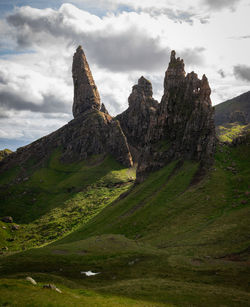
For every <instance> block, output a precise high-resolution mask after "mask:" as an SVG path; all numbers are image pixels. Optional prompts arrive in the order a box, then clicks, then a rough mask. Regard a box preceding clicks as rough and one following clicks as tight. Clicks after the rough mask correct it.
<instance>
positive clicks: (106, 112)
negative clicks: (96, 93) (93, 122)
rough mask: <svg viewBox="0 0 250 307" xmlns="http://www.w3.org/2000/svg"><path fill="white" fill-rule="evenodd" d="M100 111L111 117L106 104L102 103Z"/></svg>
mask: <svg viewBox="0 0 250 307" xmlns="http://www.w3.org/2000/svg"><path fill="white" fill-rule="evenodd" d="M100 111H101V112H102V113H105V114H108V115H109V112H108V110H107V109H106V107H105V104H104V103H102V105H101V109H100Z"/></svg>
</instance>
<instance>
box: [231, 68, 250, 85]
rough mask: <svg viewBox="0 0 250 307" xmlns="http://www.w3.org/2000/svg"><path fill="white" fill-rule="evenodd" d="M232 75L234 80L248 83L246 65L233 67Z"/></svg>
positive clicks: (248, 74)
mask: <svg viewBox="0 0 250 307" xmlns="http://www.w3.org/2000/svg"><path fill="white" fill-rule="evenodd" d="M234 75H235V77H236V78H239V79H241V80H244V81H249V82H250V66H246V65H236V66H234Z"/></svg>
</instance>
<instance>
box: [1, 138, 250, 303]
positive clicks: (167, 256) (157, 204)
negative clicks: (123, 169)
mask: <svg viewBox="0 0 250 307" xmlns="http://www.w3.org/2000/svg"><path fill="white" fill-rule="evenodd" d="M249 156H250V151H249V145H244V144H243V145H239V146H237V147H228V146H223V147H219V148H218V150H217V154H216V162H215V165H214V167H213V168H212V169H211V170H210V172H209V173H208V174H207V175H206V177H204V178H203V179H202V180H201V181H199V180H198V182H197V179H198V178H197V167H198V165H197V164H196V163H193V162H185V163H184V164H178V163H172V164H170V165H168V166H166V167H165V168H163V169H161V170H159V171H157V172H154V173H152V174H151V175H150V176H149V177H148V178H147V179H146V180H145V182H143V183H142V184H139V185H136V186H134V188H133V189H132V190H131V192H130V193H129V194H128V195H127V196H124V197H122V198H121V199H120V200H116V201H114V202H113V203H112V204H111V205H109V206H105V209H104V210H102V211H100V212H99V214H97V215H96V216H95V217H94V218H90V219H89V220H88V221H87V222H85V221H83V225H82V226H78V227H77V228H76V229H74V230H73V232H71V234H69V235H68V236H66V237H65V238H64V239H62V240H59V241H55V242H54V243H53V244H52V245H48V246H46V247H43V248H40V249H33V250H28V251H26V252H22V253H18V254H12V253H11V252H8V251H7V252H5V253H4V254H5V256H4V257H2V258H1V269H0V271H1V275H2V276H5V278H7V277H11V279H5V280H2V284H3V285H2V286H1V287H0V289H1V291H3V293H5V297H4V296H1V303H6V302H11V301H12V299H11V298H10V297H9V295H10V294H11V293H12V294H13V291H14V295H16V296H20V295H21V297H23V300H24V301H25V300H26V298H25V296H26V294H25V293H27V292H30V293H31V294H32V297H31V299H30V302H37V301H40V302H42V301H43V299H45V300H48V299H49V297H50V299H53V300H55V302H58V304H59V303H60V304H61V305H62V306H64V304H63V302H62V300H64V299H65V300H66V301H67V300H69V299H70V298H72V299H73V301H72V302H74V304H75V306H78V305H79V306H81V304H82V302H84V301H85V302H88V304H89V306H92V305H91V304H93V306H94V304H95V302H96V301H99V304H100V306H105V304H106V305H107V306H112V304H114V306H130V304H131V306H137V304H138V306H161V304H163V305H164V306H190V305H193V306H218V304H222V305H226V306H246V305H247V302H248V301H249V298H250V297H249V286H248V278H249V273H250V272H249V266H248V263H249V260H250V258H249V256H250V255H249V238H248V233H249V230H250V229H249V227H250V226H249V213H250V212H249V179H250V174H249V167H250V161H249ZM93 192H94V193H95V191H93ZM19 235H20V236H22V234H21V233H19V232H17V233H16V240H17V241H18V240H19V239H18V237H19ZM12 245H13V246H14V242H13V243H10V244H9V248H10V249H11V246H12ZM81 271H93V272H100V274H98V275H96V276H93V277H83V275H81V274H80V272H81ZM29 275H31V276H32V277H33V278H35V280H36V281H38V282H39V285H38V286H36V287H35V286H32V285H29V283H28V282H26V281H25V280H24V277H25V276H29ZM49 282H50V283H51V282H53V283H56V285H57V287H59V288H60V289H61V290H62V291H63V294H62V295H61V296H62V297H63V298H62V297H60V295H59V294H57V293H53V291H52V293H51V294H49V296H47V295H46V296H45V298H44V295H45V294H44V291H46V290H43V289H41V287H42V285H43V284H45V283H49ZM11 289H12V290H11ZM14 289H15V290H14ZM23 289H24V290H25V289H26V290H25V291H26V292H25V291H24V292H23V293H22V291H23ZM10 291H12V292H10ZM20 293H22V294H20ZM201 293H202V295H201ZM16 300H17V298H16ZM129 300H131V301H129ZM66 301H65V302H66ZM143 301H144V303H143ZM112 302H113V303H112ZM72 304H73V303H72ZM109 304H110V305H109ZM119 304H120V305H119ZM55 305H57V303H55Z"/></svg>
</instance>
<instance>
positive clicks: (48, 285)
mask: <svg viewBox="0 0 250 307" xmlns="http://www.w3.org/2000/svg"><path fill="white" fill-rule="evenodd" d="M43 288H44V289H53V290H55V289H56V286H55V285H54V284H47V285H43Z"/></svg>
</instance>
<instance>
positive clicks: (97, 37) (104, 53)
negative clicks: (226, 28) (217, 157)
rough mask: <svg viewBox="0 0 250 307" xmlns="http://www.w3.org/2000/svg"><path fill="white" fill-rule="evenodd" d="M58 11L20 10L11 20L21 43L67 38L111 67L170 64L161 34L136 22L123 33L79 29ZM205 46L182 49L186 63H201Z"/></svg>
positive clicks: (100, 63) (124, 68)
mask: <svg viewBox="0 0 250 307" xmlns="http://www.w3.org/2000/svg"><path fill="white" fill-rule="evenodd" d="M168 14H170V11H169V12H168ZM175 14H177V13H175ZM178 14H179V15H178ZM178 14H177V15H173V17H174V16H175V18H179V17H180V18H181V19H186V21H187V20H189V18H190V16H191V15H188V14H187V13H181V12H178ZM54 15H55V16H54ZM54 15H53V18H52V16H42V17H41V16H36V18H35V17H34V16H32V17H30V16H28V15H27V14H23V13H22V11H17V12H15V13H14V14H12V15H10V16H9V17H8V19H7V20H8V22H9V23H10V24H11V25H12V26H13V27H15V28H17V30H18V31H16V40H17V43H18V44H19V45H20V47H23V46H29V45H32V44H34V43H35V44H41V43H42V44H46V43H48V42H50V43H51V42H52V41H54V40H55V39H57V40H58V39H59V38H63V39H64V40H65V39H66V41H67V44H68V45H72V46H77V45H78V44H82V45H83V47H84V49H85V51H86V54H87V57H88V59H89V60H90V61H91V62H93V63H95V64H97V65H98V66H99V67H102V68H106V69H109V70H111V71H119V72H121V71H124V72H125V71H135V70H141V71H157V70H159V69H162V66H167V63H168V59H169V52H170V49H169V48H167V47H165V48H163V47H162V46H161V45H160V39H159V38H158V37H154V38H152V37H150V36H148V35H147V34H146V33H145V32H143V31H142V30H139V29H138V28H136V26H134V27H130V28H127V29H125V30H124V31H122V32H120V33H117V32H115V31H114V32H112V31H110V29H108V28H104V29H103V30H102V31H92V32H89V33H86V32H84V29H83V31H82V32H81V33H79V31H77V30H76V29H74V28H72V27H70V26H69V25H68V23H67V22H65V18H66V17H65V16H63V15H62V13H61V12H55V13H54ZM178 16H179V17H178ZM44 35H47V37H44ZM203 50H204V48H199V47H197V48H193V49H186V50H184V51H183V52H182V56H183V58H184V60H185V62H186V63H188V64H198V65H199V64H202V62H203V58H202V55H201V53H202V51H203Z"/></svg>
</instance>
